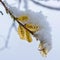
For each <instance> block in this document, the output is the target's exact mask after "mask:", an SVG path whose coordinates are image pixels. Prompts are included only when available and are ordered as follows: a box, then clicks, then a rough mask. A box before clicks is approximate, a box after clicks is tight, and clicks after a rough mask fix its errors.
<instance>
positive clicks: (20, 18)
mask: <svg viewBox="0 0 60 60" xmlns="http://www.w3.org/2000/svg"><path fill="white" fill-rule="evenodd" d="M17 20H20V21H21V22H26V21H28V20H29V17H28V16H26V15H22V16H20V17H18V18H17Z"/></svg>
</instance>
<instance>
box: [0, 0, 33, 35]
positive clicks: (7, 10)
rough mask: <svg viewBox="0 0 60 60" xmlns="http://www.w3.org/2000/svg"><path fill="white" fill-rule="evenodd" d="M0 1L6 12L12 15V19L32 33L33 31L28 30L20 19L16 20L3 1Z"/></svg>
mask: <svg viewBox="0 0 60 60" xmlns="http://www.w3.org/2000/svg"><path fill="white" fill-rule="evenodd" d="M0 2H1V3H2V5H3V6H4V8H5V10H6V12H8V13H9V14H10V16H12V18H13V19H14V21H17V22H18V24H19V25H21V26H23V27H24V28H25V29H26V30H28V31H29V32H30V33H31V34H32V35H34V34H33V32H32V31H30V30H29V29H27V28H26V27H25V26H24V25H23V24H22V23H21V22H20V21H18V20H16V17H15V16H14V15H13V14H12V13H11V12H10V10H9V9H8V8H7V7H6V5H5V3H4V2H3V1H1V0H0Z"/></svg>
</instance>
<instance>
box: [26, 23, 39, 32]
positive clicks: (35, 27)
mask: <svg viewBox="0 0 60 60" xmlns="http://www.w3.org/2000/svg"><path fill="white" fill-rule="evenodd" d="M25 27H26V28H27V29H29V30H30V31H32V32H36V31H38V30H39V26H38V25H36V24H32V23H29V24H25Z"/></svg>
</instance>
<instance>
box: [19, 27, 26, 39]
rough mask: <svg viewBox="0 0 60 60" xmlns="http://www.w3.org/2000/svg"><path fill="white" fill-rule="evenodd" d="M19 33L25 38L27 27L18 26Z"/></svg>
mask: <svg viewBox="0 0 60 60" xmlns="http://www.w3.org/2000/svg"><path fill="white" fill-rule="evenodd" d="M18 34H19V36H20V38H21V39H25V29H24V27H22V26H19V27H18Z"/></svg>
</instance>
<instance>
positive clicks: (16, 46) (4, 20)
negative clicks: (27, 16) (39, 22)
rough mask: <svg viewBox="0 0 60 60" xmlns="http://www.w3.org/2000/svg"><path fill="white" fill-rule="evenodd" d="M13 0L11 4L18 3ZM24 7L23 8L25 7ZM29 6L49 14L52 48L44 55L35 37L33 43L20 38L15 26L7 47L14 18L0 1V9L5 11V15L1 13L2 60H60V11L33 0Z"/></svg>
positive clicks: (0, 38) (0, 51) (0, 47)
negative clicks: (7, 39) (40, 51)
mask: <svg viewBox="0 0 60 60" xmlns="http://www.w3.org/2000/svg"><path fill="white" fill-rule="evenodd" d="M11 1H12V0H9V1H8V2H9V4H11V3H16V2H13V1H12V2H11ZM52 3H53V2H52ZM22 7H23V3H22ZM22 7H21V9H23V8H22ZM29 7H30V9H31V10H33V11H35V12H39V11H41V13H43V14H44V15H45V16H47V20H48V22H49V24H50V26H51V28H52V32H51V34H52V44H53V47H52V50H51V51H50V52H49V54H48V56H47V57H46V58H44V57H42V56H41V54H40V53H39V51H38V42H37V41H36V40H35V38H33V42H32V43H28V42H26V41H23V40H20V38H19V35H18V33H17V31H16V30H15V28H14V27H13V29H12V31H11V35H10V39H9V42H8V47H6V46H5V42H6V38H7V36H8V32H9V29H10V27H11V25H12V22H13V20H12V19H11V17H10V16H9V14H6V12H5V10H4V7H3V6H2V4H1V3H0V10H1V11H3V13H4V15H1V14H0V60H60V47H59V46H60V11H55V10H49V9H46V8H43V7H41V6H37V5H35V4H33V3H31V2H29ZM23 10H24V9H23Z"/></svg>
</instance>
